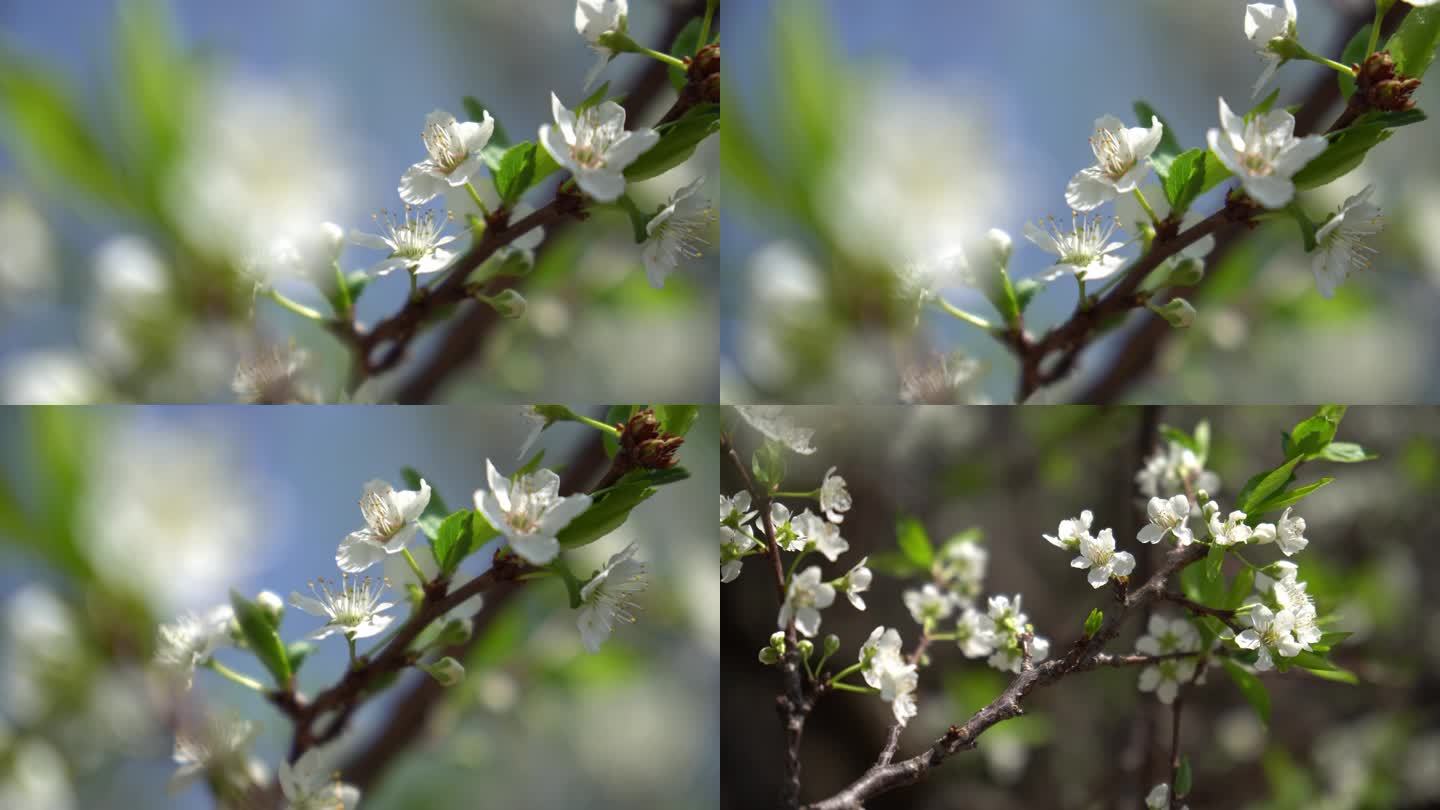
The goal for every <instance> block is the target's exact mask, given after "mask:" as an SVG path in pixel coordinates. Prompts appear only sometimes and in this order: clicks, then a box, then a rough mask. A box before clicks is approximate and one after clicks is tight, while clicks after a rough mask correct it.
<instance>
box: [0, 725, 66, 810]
mask: <svg viewBox="0 0 1440 810" xmlns="http://www.w3.org/2000/svg"><path fill="white" fill-rule="evenodd" d="M0 748H4V749H6V750H7V751H8V756H7V758H6V761H5V762H4V763H0V807H3V808H6V810H9V809H10V808H14V809H15V810H21V808H42V807H43V808H45V810H73V809H74V808H76V807H78V806H79V805H78V804H77V803H76V801H75V789H74V788H73V787H71V785H70V776H69V773H68V772H67V770H66V767H65V760H64V758H63V757H61V756H60V754H59V752H57V751H56V750H55V749H54V748H52V747H51V746H50V744H49V743H47V742H45V741H44V740H42V739H40V738H38V737H27V738H25V739H23V740H16V741H14V742H13V743H12V741H11V740H10V739H9V735H8V733H7V732H6V731H5V728H4V726H3V725H0Z"/></svg>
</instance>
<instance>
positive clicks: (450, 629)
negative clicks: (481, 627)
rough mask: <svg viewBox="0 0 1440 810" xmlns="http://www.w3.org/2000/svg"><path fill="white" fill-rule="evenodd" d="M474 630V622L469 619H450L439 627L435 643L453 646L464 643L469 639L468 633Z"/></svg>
mask: <svg viewBox="0 0 1440 810" xmlns="http://www.w3.org/2000/svg"><path fill="white" fill-rule="evenodd" d="M474 630H475V624H474V622H472V621H470V620H469V619H451V620H450V621H448V622H446V623H445V626H444V627H442V628H440V635H439V636H437V637H436V639H435V643H437V644H439V645H441V646H443V647H454V646H455V645H457V644H464V643H465V642H467V641H469V640H470V634H471V633H473V632H474Z"/></svg>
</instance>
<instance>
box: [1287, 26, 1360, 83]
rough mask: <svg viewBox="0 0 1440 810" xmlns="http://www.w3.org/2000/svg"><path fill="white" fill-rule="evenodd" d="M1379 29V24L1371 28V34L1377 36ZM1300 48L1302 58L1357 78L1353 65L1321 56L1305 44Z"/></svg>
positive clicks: (1342, 74) (1343, 74)
mask: <svg viewBox="0 0 1440 810" xmlns="http://www.w3.org/2000/svg"><path fill="white" fill-rule="evenodd" d="M1378 30H1379V26H1376V28H1374V29H1371V32H1370V35H1371V36H1372V37H1373V36H1375V31H1378ZM1297 45H1298V43H1297ZM1299 48H1300V57H1301V58H1302V59H1309V60H1310V61H1311V62H1314V63H1316V64H1318V65H1324V66H1325V67H1328V68H1330V69H1331V70H1334V71H1336V72H1337V73H1339V74H1340V75H1341V76H1349V77H1350V78H1352V79H1353V78H1355V69H1354V68H1352V67H1350V66H1349V65H1342V64H1340V63H1339V62H1336V61H1335V60H1334V59H1330V58H1328V57H1324V56H1321V55H1320V54H1318V53H1315V52H1313V51H1310V50H1308V49H1306V48H1305V47H1304V46H1303V45H1301V46H1299Z"/></svg>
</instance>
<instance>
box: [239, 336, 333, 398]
mask: <svg viewBox="0 0 1440 810" xmlns="http://www.w3.org/2000/svg"><path fill="white" fill-rule="evenodd" d="M309 358H310V355H309V353H307V352H305V351H304V350H303V349H294V348H291V347H288V346H271V347H270V348H268V349H261V350H260V351H259V352H258V353H256V354H254V355H252V356H251V357H248V358H246V359H244V360H241V361H240V364H239V365H237V366H236V367H235V377H234V379H232V380H231V381H230V390H231V391H234V392H235V396H236V397H237V398H238V399H239V400H240V401H241V402H243V403H247V404H256V403H268V404H291V403H303V402H313V401H314V400H315V394H314V392H313V391H311V390H310V388H309V386H307V385H305V384H304V383H303V382H302V381H301V379H300V371H301V369H303V368H304V367H305V363H306V362H307V361H308V360H309Z"/></svg>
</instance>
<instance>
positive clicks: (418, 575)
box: [400, 546, 427, 588]
mask: <svg viewBox="0 0 1440 810" xmlns="http://www.w3.org/2000/svg"><path fill="white" fill-rule="evenodd" d="M400 553H401V554H404V555H405V562H407V563H410V570H411V571H414V572H415V579H416V581H418V582H419V583H420V586H421V587H422V588H423V587H424V586H425V583H426V582H427V580H426V579H425V572H424V571H422V570H420V563H419V562H417V561H416V560H415V555H414V554H411V553H410V549H408V548H405V547H404V546H401V548H400Z"/></svg>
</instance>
